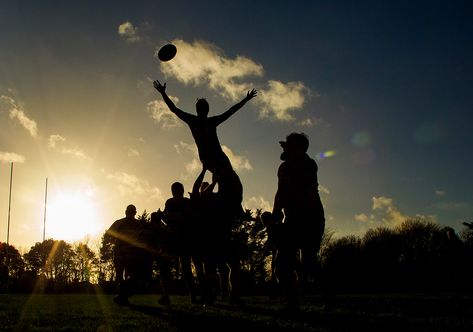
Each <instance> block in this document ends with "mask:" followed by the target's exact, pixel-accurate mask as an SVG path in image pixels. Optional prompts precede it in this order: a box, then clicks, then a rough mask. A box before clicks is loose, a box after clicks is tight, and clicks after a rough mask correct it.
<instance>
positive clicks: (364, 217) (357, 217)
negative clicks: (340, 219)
mask: <svg viewBox="0 0 473 332" xmlns="http://www.w3.org/2000/svg"><path fill="white" fill-rule="evenodd" d="M355 220H356V221H358V222H362V223H366V222H368V221H369V220H370V217H368V215H366V214H364V213H360V214H357V215H355Z"/></svg>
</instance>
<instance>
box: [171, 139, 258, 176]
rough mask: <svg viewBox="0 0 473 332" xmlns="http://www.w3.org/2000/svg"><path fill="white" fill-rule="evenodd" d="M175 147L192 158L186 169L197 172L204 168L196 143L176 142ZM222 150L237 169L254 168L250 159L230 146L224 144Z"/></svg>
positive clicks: (183, 154) (178, 151)
mask: <svg viewBox="0 0 473 332" xmlns="http://www.w3.org/2000/svg"><path fill="white" fill-rule="evenodd" d="M174 148H175V149H176V151H177V153H178V154H180V155H182V156H186V155H189V156H190V157H191V158H192V159H191V161H190V162H189V163H187V164H186V170H187V172H188V173H190V174H195V173H198V172H200V170H202V163H201V162H200V160H199V154H198V151H197V146H196V145H195V144H188V143H185V142H179V144H175V145H174ZM222 150H223V152H225V154H226V155H227V157H228V159H230V162H231V164H232V166H233V168H234V169H235V170H236V171H241V170H247V171H248V170H252V169H253V167H252V166H251V163H250V161H249V160H248V159H246V158H245V157H243V156H239V155H237V154H235V153H234V152H233V151H232V150H231V149H230V148H229V147H228V146H226V145H222Z"/></svg>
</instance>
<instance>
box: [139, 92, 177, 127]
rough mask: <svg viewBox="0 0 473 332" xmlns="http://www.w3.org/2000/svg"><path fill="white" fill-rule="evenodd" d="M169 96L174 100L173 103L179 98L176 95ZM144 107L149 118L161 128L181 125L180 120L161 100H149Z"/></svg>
mask: <svg viewBox="0 0 473 332" xmlns="http://www.w3.org/2000/svg"><path fill="white" fill-rule="evenodd" d="M169 98H170V99H171V100H172V101H173V102H174V104H177V103H178V102H179V98H177V97H173V96H169ZM146 109H147V111H148V112H149V113H150V115H151V118H152V119H153V120H154V121H155V122H156V123H158V124H159V125H160V126H161V127H162V128H175V127H181V126H182V121H181V120H180V119H179V118H178V117H177V116H176V115H174V113H172V112H171V111H170V110H169V108H168V107H167V105H166V103H165V102H164V101H162V100H152V101H150V102H149V103H148V105H147V107H146Z"/></svg>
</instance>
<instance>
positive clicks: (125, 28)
mask: <svg viewBox="0 0 473 332" xmlns="http://www.w3.org/2000/svg"><path fill="white" fill-rule="evenodd" d="M118 35H119V36H120V37H122V38H123V39H125V40H126V41H127V42H130V43H136V42H138V41H140V40H141V39H142V38H141V36H140V35H139V29H138V28H137V27H135V26H134V25H133V24H132V23H131V22H129V21H127V22H124V23H122V24H120V25H119V26H118Z"/></svg>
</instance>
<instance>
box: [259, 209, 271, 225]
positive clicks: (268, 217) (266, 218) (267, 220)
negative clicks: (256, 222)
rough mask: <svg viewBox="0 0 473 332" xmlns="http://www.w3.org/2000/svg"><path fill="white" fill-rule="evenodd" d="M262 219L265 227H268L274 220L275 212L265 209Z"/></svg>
mask: <svg viewBox="0 0 473 332" xmlns="http://www.w3.org/2000/svg"><path fill="white" fill-rule="evenodd" d="M261 221H262V222H263V225H264V226H265V227H268V226H269V225H270V224H271V223H272V221H273V214H272V213H271V212H269V211H265V212H263V213H262V214H261Z"/></svg>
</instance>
